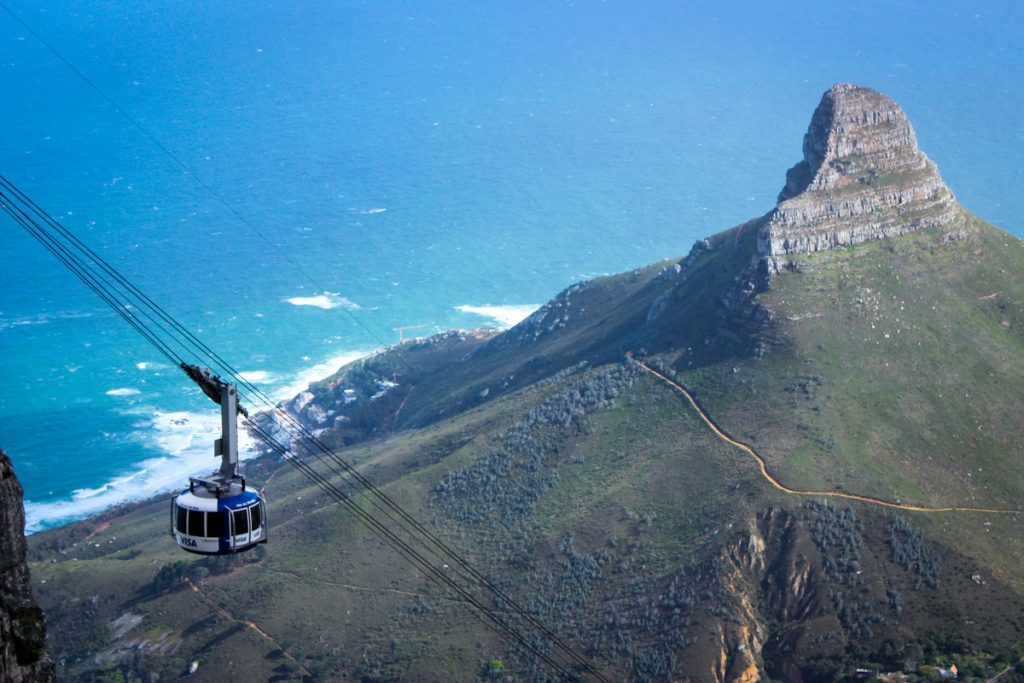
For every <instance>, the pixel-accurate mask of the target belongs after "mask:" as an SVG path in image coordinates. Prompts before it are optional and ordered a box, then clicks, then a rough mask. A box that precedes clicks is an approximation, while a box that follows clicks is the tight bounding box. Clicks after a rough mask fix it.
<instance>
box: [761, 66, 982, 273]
mask: <svg viewBox="0 0 1024 683" xmlns="http://www.w3.org/2000/svg"><path fill="white" fill-rule="evenodd" d="M803 152H804V158H803V160H802V161H800V162H799V163H798V164H796V165H795V166H793V167H792V168H791V169H789V171H788V172H787V173H786V185H785V187H783V188H782V191H781V192H780V193H779V198H778V206H777V207H776V208H775V210H774V211H773V212H772V213H771V214H770V215H769V216H768V220H767V221H766V222H765V224H764V226H763V227H762V229H761V233H760V239H759V243H758V251H759V253H760V255H761V256H762V257H767V259H768V261H769V264H770V265H772V266H773V267H774V268H776V269H777V268H778V267H779V259H778V257H779V256H780V255H785V254H794V253H810V252H815V251H822V250H825V249H832V248H834V247H840V246H848V245H851V244H859V243H861V242H866V241H868V240H876V239H882V238H885V237H893V236H896V235H901V234H904V233H908V232H915V231H917V230H921V229H923V228H932V227H942V226H950V227H951V229H954V234H955V232H956V231H955V227H956V226H957V225H958V224H959V223H961V222H962V221H963V212H962V211H961V209H960V207H959V205H958V204H957V202H956V200H955V198H954V197H953V193H952V192H950V190H949V188H948V187H946V184H945V183H944V182H943V181H942V178H941V177H939V171H938V169H937V168H936V166H935V164H934V162H932V161H931V160H930V159H929V158H928V157H927V156H925V154H924V153H923V152H921V150H919V149H918V147H917V138H916V136H915V135H914V129H913V127H912V126H911V125H910V121H909V120H908V119H907V115H906V114H905V113H904V111H903V109H902V108H900V106H899V105H898V104H896V102H894V101H893V100H892V99H890V98H889V97H886V96H885V95H883V94H882V93H879V92H877V91H875V90H871V89H870V88H864V87H861V86H857V85H851V84H848V83H841V84H838V85H835V86H833V87H832V88H830V89H829V90H828V91H827V92H826V93H825V94H824V96H822V98H821V103H820V104H818V108H817V109H816V110H815V112H814V115H813V116H812V118H811V125H810V126H809V127H808V129H807V134H806V135H804V143H803Z"/></svg>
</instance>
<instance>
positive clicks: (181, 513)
mask: <svg viewBox="0 0 1024 683" xmlns="http://www.w3.org/2000/svg"><path fill="white" fill-rule="evenodd" d="M187 519H188V510H186V509H185V508H178V525H177V527H178V531H180V532H181V533H183V534H187V533H188V527H187V526H185V523H186V520H187Z"/></svg>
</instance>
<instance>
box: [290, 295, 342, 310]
mask: <svg viewBox="0 0 1024 683" xmlns="http://www.w3.org/2000/svg"><path fill="white" fill-rule="evenodd" d="M285 301H287V302H288V303H290V304H292V305H293V306H314V307H316V308H322V309H324V310H325V311H329V310H330V309H332V308H338V307H341V306H344V307H345V308H348V309H351V310H353V311H358V310H359V304H357V303H355V302H354V301H349V300H348V299H346V298H345V297H343V296H341V295H340V294H338V293H337V292H324V293H323V294H316V295H314V296H293V297H291V298H289V299H285Z"/></svg>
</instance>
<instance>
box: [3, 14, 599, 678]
mask: <svg viewBox="0 0 1024 683" xmlns="http://www.w3.org/2000/svg"><path fill="white" fill-rule="evenodd" d="M0 7H2V8H3V9H4V10H5V11H6V12H7V13H8V14H9V15H10V16H11V17H13V18H14V20H15V21H17V22H18V23H19V24H20V25H21V26H22V27H23V28H24V29H25V30H26V31H27V32H28V33H29V34H31V35H32V36H33V37H34V38H35V39H36V40H38V41H39V43H40V44H41V45H43V46H44V47H45V48H46V49H47V50H48V51H50V52H51V53H52V54H53V55H54V56H55V57H57V59H58V60H60V61H61V62H62V63H63V64H64V65H65V66H66V67H67V68H68V69H70V70H71V72H72V73H74V74H75V75H76V76H77V77H78V78H80V79H81V80H82V82H83V83H85V84H86V85H87V86H88V87H89V88H90V89H92V90H93V91H94V92H96V94H97V95H99V97H100V98H102V99H103V100H104V101H105V102H106V103H107V104H109V105H110V106H111V107H112V108H113V109H114V110H115V111H116V112H118V113H119V114H120V115H121V116H123V117H124V118H125V119H126V120H127V121H128V122H129V123H130V124H131V125H132V126H133V127H134V128H136V129H137V130H138V131H139V132H140V133H141V134H142V135H143V136H144V137H145V138H146V139H147V140H149V141H150V142H151V143H152V144H153V145H155V146H156V147H157V148H158V149H159V150H160V151H161V152H163V153H164V154H165V155H166V156H167V157H168V158H169V159H170V160H171V161H172V162H173V163H174V164H175V165H176V166H178V167H179V168H180V169H181V170H183V171H184V172H185V173H186V174H187V175H188V176H189V177H191V178H192V179H193V180H194V181H195V182H196V183H197V184H198V185H199V186H201V187H202V188H203V189H204V190H205V191H206V192H207V193H208V194H209V195H210V196H211V197H212V198H213V199H215V200H216V201H217V202H218V203H219V204H221V205H222V206H224V208H226V209H227V210H228V211H229V212H230V213H231V214H232V215H233V216H234V217H235V218H236V219H237V220H238V221H239V222H240V223H242V224H243V225H244V226H246V227H247V228H249V229H250V230H252V231H253V232H254V233H255V234H256V235H257V236H258V237H259V238H260V239H262V240H263V241H264V242H266V243H267V244H268V245H269V246H271V247H272V248H273V249H274V250H276V251H278V252H280V249H279V245H277V244H274V242H273V241H271V240H270V239H269V238H268V237H267V236H266V235H265V234H264V233H263V232H262V231H261V230H260V229H259V228H258V227H256V225H254V224H253V223H252V221H250V220H248V219H247V218H246V217H245V216H244V215H242V214H241V213H240V212H239V211H238V210H237V209H236V208H235V207H234V206H232V205H231V204H230V203H229V202H228V201H227V200H225V199H224V197H223V196H221V195H220V194H219V193H218V192H217V191H216V190H215V189H214V188H213V187H212V186H211V185H209V184H208V183H207V182H206V181H204V180H203V179H202V177H200V176H199V174H198V173H197V172H196V171H195V169H193V168H192V167H191V166H190V165H189V164H187V163H186V162H184V161H183V160H182V159H181V158H180V157H178V156H177V155H176V154H174V152H172V151H171V150H170V148H169V147H167V146H166V145H165V144H163V143H162V142H161V141H160V140H159V139H158V138H157V137H156V136H155V135H154V134H153V133H151V132H150V131H149V130H148V129H147V128H146V127H145V126H143V125H142V124H141V123H140V122H139V121H138V120H137V119H136V118H135V117H133V116H132V115H131V114H130V113H129V112H128V111H127V110H126V109H124V108H123V107H121V106H120V105H119V104H118V103H117V101H116V100H114V99H113V98H112V97H110V96H109V95H107V93H106V92H105V91H104V90H103V89H102V88H100V87H99V85H97V84H96V82H95V81H93V80H92V79H91V78H89V77H88V76H87V75H86V74H85V73H84V72H83V71H82V70H81V69H79V68H78V67H76V66H75V65H74V64H73V63H72V62H71V61H70V60H69V59H67V58H66V57H65V56H64V55H63V54H62V53H61V52H60V51H59V50H58V49H57V48H56V47H55V46H54V45H53V44H51V43H50V42H49V41H47V40H46V39H45V38H44V37H43V36H42V35H41V34H40V33H39V32H38V31H36V30H35V29H33V28H32V27H31V26H30V25H29V24H28V23H27V22H26V21H25V20H24V19H22V18H21V17H20V16H18V14H16V13H15V12H14V11H13V10H12V9H11V8H10V7H8V6H7V4H6V3H5V2H3V0H0ZM44 213H45V212H44ZM53 223H54V224H56V225H59V224H57V223H56V221H54V222H53ZM83 246H84V245H83ZM86 249H88V248H87V247H86ZM89 253H90V256H91V257H93V258H98V257H96V255H95V254H94V253H92V252H91V250H89ZM280 253H281V255H282V257H283V258H284V259H285V260H286V261H287V262H288V263H289V264H291V265H292V266H293V267H294V268H295V270H296V271H298V272H299V273H300V274H301V275H302V276H303V277H305V278H306V280H307V281H309V282H310V283H311V284H312V285H313V286H314V287H315V288H316V289H318V290H320V291H324V292H326V291H328V290H327V288H326V287H324V286H322V285H320V284H319V283H318V282H317V281H316V280H315V279H314V278H313V277H312V276H311V275H310V274H309V273H308V272H307V271H306V270H305V269H304V268H302V266H301V265H299V264H298V263H296V261H295V260H294V259H293V258H292V257H291V256H290V255H289V254H288V253H287V252H280ZM100 262H101V260H100V261H98V263H100ZM105 265H106V264H104V266H102V267H105ZM123 284H125V285H126V286H129V287H131V285H130V283H127V282H126V281H125V283H123ZM131 289H132V291H133V293H134V294H136V295H137V296H142V297H145V295H144V294H142V293H141V292H139V291H138V290H137V289H135V288H134V287H131ZM146 300H147V303H149V304H150V305H151V306H153V307H154V309H155V311H156V312H157V314H158V315H160V317H161V318H162V319H165V321H166V322H168V324H171V325H172V326H174V327H175V329H177V331H178V332H179V333H180V334H182V335H183V336H185V337H186V338H188V339H189V341H190V342H191V343H193V344H196V348H198V349H200V350H201V353H200V355H202V356H205V357H207V358H209V359H210V360H211V361H212V362H213V363H214V364H215V365H217V366H218V367H220V368H221V369H222V370H223V371H224V372H225V374H227V375H229V376H230V377H232V378H234V379H235V381H236V383H237V384H239V385H241V386H243V387H245V388H246V389H247V390H248V391H249V392H251V393H252V394H253V395H255V396H258V397H260V400H261V401H262V402H264V403H265V404H266V405H267V406H268V408H269V409H270V410H272V411H273V412H274V414H276V415H278V416H279V417H283V418H284V419H285V421H286V422H288V423H289V425H290V426H291V427H292V428H294V429H296V430H297V431H298V432H299V435H300V440H304V441H306V442H308V445H307V446H306V447H307V449H309V450H311V451H313V452H314V455H315V452H320V453H322V454H323V455H324V456H325V457H328V458H330V459H332V460H334V461H335V462H336V464H337V465H338V466H339V467H341V468H342V470H344V471H345V472H346V473H348V474H349V475H350V476H351V477H352V478H354V479H355V480H356V481H357V482H358V483H359V485H360V486H362V487H364V488H365V489H366V490H367V491H370V492H372V493H373V494H374V497H375V500H373V503H374V505H378V503H377V500H379V501H380V503H381V504H382V505H383V506H384V507H383V508H381V507H380V505H378V508H379V509H388V510H391V511H393V512H395V513H396V514H398V515H399V517H401V518H402V519H405V520H406V522H407V523H408V524H410V525H412V526H413V527H414V528H415V529H416V531H417V532H418V533H420V534H421V535H423V536H424V537H425V538H426V539H427V540H428V541H429V545H431V546H433V547H434V548H436V549H438V550H439V551H440V552H442V553H444V554H445V555H447V556H449V558H450V559H452V560H454V561H455V563H456V564H457V565H459V566H460V567H461V568H462V569H463V570H464V571H467V572H468V573H469V574H470V575H471V576H472V577H473V578H474V579H475V580H477V581H479V582H481V583H482V584H483V585H484V586H485V587H487V588H488V589H489V590H490V591H491V592H493V593H494V594H495V595H496V596H497V597H499V598H500V599H502V600H504V601H507V602H510V603H511V602H512V600H511V598H510V597H509V596H507V595H505V594H504V593H503V592H502V591H501V590H500V588H498V587H497V586H495V585H494V584H493V583H492V582H490V581H489V580H488V579H487V578H486V577H485V576H483V575H482V574H480V573H479V572H477V571H476V570H475V569H474V568H473V567H472V565H469V564H468V563H466V562H464V561H463V560H462V559H461V557H459V556H458V555H457V554H455V553H454V551H453V550H452V549H451V548H450V547H448V546H447V544H445V543H444V541H442V540H441V539H440V538H438V537H437V536H436V535H435V534H433V533H432V532H431V531H430V530H429V529H427V528H426V527H425V526H424V525H423V524H422V523H420V522H419V521H418V520H416V519H415V518H413V517H411V516H410V515H408V514H407V513H405V511H404V510H403V509H402V508H401V507H400V506H398V505H397V503H395V502H394V501H393V500H391V499H390V498H389V497H388V496H387V495H386V494H384V493H383V492H381V491H380V490H379V489H377V488H376V487H375V486H374V485H373V484H372V483H371V482H369V481H368V480H366V479H365V478H364V477H363V476H362V475H361V474H359V473H358V472H357V471H356V470H355V469H354V468H353V467H352V466H351V465H350V464H348V463H347V462H344V461H343V460H342V459H341V458H339V457H338V456H337V455H336V454H335V453H334V452H333V451H332V450H331V449H329V448H328V447H326V446H325V445H323V444H322V443H321V442H320V440H319V439H318V438H317V437H316V436H315V435H313V434H312V433H311V432H310V431H309V430H308V429H306V428H305V427H304V426H303V425H301V423H299V422H298V420H296V419H294V418H293V417H292V416H291V415H289V414H288V413H287V412H286V411H283V410H279V409H277V407H276V403H275V402H274V401H273V400H272V399H270V397H268V396H266V395H265V394H263V392H261V391H260V390H259V389H258V388H257V387H256V386H255V385H254V384H252V383H251V382H249V381H247V380H245V379H244V378H242V377H241V376H240V373H239V372H237V371H236V370H235V369H234V368H232V367H231V366H230V365H229V364H227V362H226V361H224V360H223V359H222V358H220V357H219V356H217V354H216V353H214V352H213V351H212V350H211V349H209V347H206V346H205V345H204V344H202V342H201V341H199V340H198V339H196V338H195V337H194V336H193V335H191V333H189V332H188V330H186V329H184V328H181V327H180V326H178V325H177V323H176V322H173V321H172V319H170V318H169V317H167V318H164V311H163V310H162V309H160V308H159V307H158V306H156V305H155V304H154V303H153V302H152V301H149V300H148V297H146ZM342 310H343V311H344V313H345V314H346V315H347V316H348V317H349V318H350V319H351V320H352V321H353V322H354V323H355V324H356V325H358V326H359V327H360V328H362V329H363V330H364V331H365V332H367V333H368V334H369V335H370V336H371V337H373V338H374V339H375V340H376V341H377V343H379V344H380V345H381V346H383V347H386V346H388V344H387V342H385V341H384V340H383V339H382V338H381V337H380V336H379V335H378V334H377V333H376V332H374V331H373V330H372V329H371V328H370V327H369V326H367V325H366V324H364V323H363V322H362V321H361V320H360V319H359V318H358V317H357V316H356V315H355V314H354V313H353V312H352V311H351V310H349V309H348V308H347V307H342ZM396 360H397V361H398V362H399V363H401V364H402V365H404V366H405V367H406V368H407V369H409V370H412V368H411V366H410V365H409V363H408V362H407V361H406V360H405V358H404V357H402V355H401V354H398V355H396ZM389 516H390V515H389ZM529 620H530V621H531V622H532V623H533V625H534V627H535V628H539V629H542V630H546V628H545V627H544V626H543V624H541V623H540V622H536V620H535V619H534V618H533V617H532V616H530V617H529ZM547 635H548V637H554V634H553V633H550V632H548V633H547ZM574 654H575V653H574ZM574 658H575V657H574ZM578 661H579V663H580V664H582V665H584V666H587V667H589V664H587V663H586V660H582V659H579V660H578Z"/></svg>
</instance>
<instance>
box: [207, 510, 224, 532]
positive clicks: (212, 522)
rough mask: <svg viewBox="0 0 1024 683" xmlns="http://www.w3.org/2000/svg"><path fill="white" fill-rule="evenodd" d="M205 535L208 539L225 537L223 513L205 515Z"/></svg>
mask: <svg viewBox="0 0 1024 683" xmlns="http://www.w3.org/2000/svg"><path fill="white" fill-rule="evenodd" d="M206 535H207V536H209V537H210V538H216V537H219V536H226V535H227V533H226V532H225V530H224V513H223V512H208V513H206Z"/></svg>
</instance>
